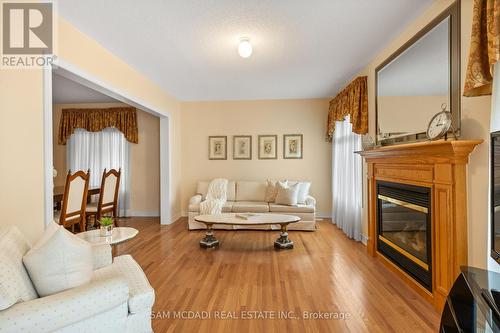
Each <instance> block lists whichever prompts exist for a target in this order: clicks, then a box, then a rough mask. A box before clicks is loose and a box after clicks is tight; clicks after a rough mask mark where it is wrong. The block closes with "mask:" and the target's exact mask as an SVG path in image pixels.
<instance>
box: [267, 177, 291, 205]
mask: <svg viewBox="0 0 500 333" xmlns="http://www.w3.org/2000/svg"><path fill="white" fill-rule="evenodd" d="M282 184H284V185H285V186H286V185H287V181H286V180H285V181H283V182H282ZM277 195H278V186H277V181H275V180H267V189H266V200H264V201H266V202H275V201H276V196H277Z"/></svg>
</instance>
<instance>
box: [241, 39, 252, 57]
mask: <svg viewBox="0 0 500 333" xmlns="http://www.w3.org/2000/svg"><path fill="white" fill-rule="evenodd" d="M238 54H239V55H240V57H242V58H248V57H250V56H251V55H252V44H250V39H249V38H247V37H243V38H240V44H239V45H238Z"/></svg>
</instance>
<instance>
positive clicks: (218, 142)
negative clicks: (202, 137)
mask: <svg viewBox="0 0 500 333" xmlns="http://www.w3.org/2000/svg"><path fill="white" fill-rule="evenodd" d="M208 159H209V160H226V159H227V136H209V137H208Z"/></svg>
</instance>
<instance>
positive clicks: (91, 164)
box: [66, 127, 130, 216]
mask: <svg viewBox="0 0 500 333" xmlns="http://www.w3.org/2000/svg"><path fill="white" fill-rule="evenodd" d="M66 146H67V148H66V149H67V154H66V159H67V164H66V165H67V166H68V169H70V170H71V171H72V172H74V171H76V170H87V169H90V183H89V186H90V187H99V186H101V178H102V173H103V171H104V169H105V168H106V169H107V170H109V169H116V170H118V169H119V168H121V172H122V173H121V181H120V193H119V198H118V211H119V213H118V214H119V216H126V211H127V209H128V202H129V189H130V177H129V175H130V143H129V142H128V141H127V140H126V139H125V136H124V135H123V133H122V132H120V131H119V130H117V129H116V128H111V127H109V128H105V129H104V130H102V131H100V132H88V131H86V130H84V129H76V130H75V132H74V133H73V134H72V135H71V136H70V138H69V140H68V142H67V144H66Z"/></svg>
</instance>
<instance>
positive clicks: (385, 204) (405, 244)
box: [377, 181, 432, 292]
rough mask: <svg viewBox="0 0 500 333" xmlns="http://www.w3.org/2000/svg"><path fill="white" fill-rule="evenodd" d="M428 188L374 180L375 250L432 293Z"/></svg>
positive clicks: (429, 199)
mask: <svg viewBox="0 0 500 333" xmlns="http://www.w3.org/2000/svg"><path fill="white" fill-rule="evenodd" d="M431 231H432V230H431V189H430V188H428V187H421V186H412V185H406V184H401V183H391V182H386V181H377V250H378V252H379V253H381V254H382V255H383V256H385V257H386V258H387V259H389V260H390V261H392V262H393V263H394V264H396V265H397V266H398V267H399V268H401V269H402V270H404V271H405V272H406V273H408V274H409V275H411V276H412V277H413V278H414V279H415V280H416V281H417V282H418V283H420V284H421V285H422V286H423V287H424V288H426V289H427V290H429V291H431V292H432V251H431V250H432V249H431V247H432V245H431V237H432V232H431Z"/></svg>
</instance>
